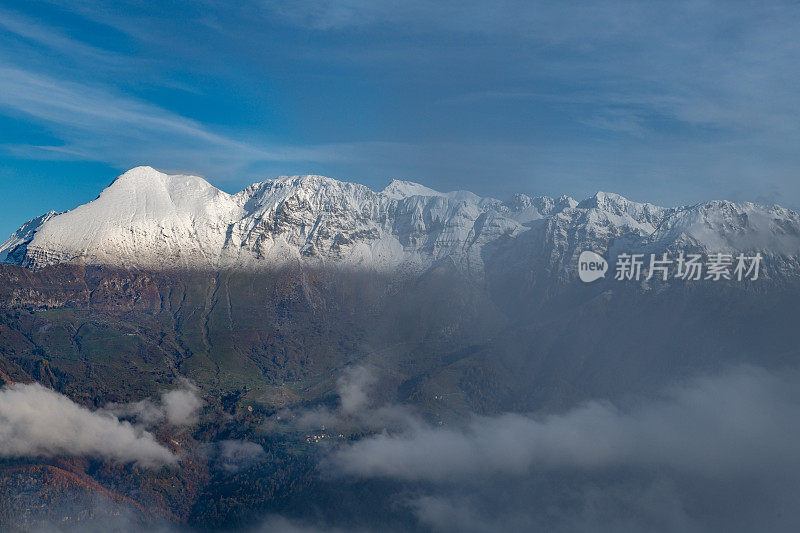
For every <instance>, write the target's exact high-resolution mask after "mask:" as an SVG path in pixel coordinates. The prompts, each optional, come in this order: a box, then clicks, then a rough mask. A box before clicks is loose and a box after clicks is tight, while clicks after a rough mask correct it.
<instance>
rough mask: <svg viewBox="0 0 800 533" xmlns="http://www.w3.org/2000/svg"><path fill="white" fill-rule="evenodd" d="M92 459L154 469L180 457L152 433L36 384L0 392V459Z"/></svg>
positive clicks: (9, 387) (10, 387)
mask: <svg viewBox="0 0 800 533" xmlns="http://www.w3.org/2000/svg"><path fill="white" fill-rule="evenodd" d="M57 455H77V456H91V457H99V458H102V459H109V460H114V461H121V462H135V463H137V464H138V465H140V466H146V467H154V466H159V465H164V464H174V463H175V462H176V461H177V457H176V456H175V455H174V454H173V453H172V452H170V451H169V450H168V449H167V448H165V447H164V446H162V445H160V444H159V443H158V442H157V441H156V440H155V438H154V437H153V435H152V434H151V433H149V432H147V431H143V430H141V429H139V428H136V427H134V426H133V425H131V424H130V423H128V422H124V421H120V420H119V419H118V418H117V417H116V416H114V415H112V414H110V413H107V412H104V411H91V410H89V409H87V408H85V407H82V406H80V405H78V404H76V403H75V402H73V401H72V400H70V399H69V398H67V397H66V396H64V395H62V394H59V393H57V392H55V391H52V390H50V389H47V388H45V387H43V386H41V385H39V384H38V383H31V384H16V385H11V386H7V387H5V388H3V389H1V390H0V457H42V456H44V457H50V456H57Z"/></svg>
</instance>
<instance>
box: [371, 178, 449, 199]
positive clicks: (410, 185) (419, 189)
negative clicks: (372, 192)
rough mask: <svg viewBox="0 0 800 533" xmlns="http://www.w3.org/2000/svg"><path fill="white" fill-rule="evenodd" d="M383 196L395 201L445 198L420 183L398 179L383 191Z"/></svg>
mask: <svg viewBox="0 0 800 533" xmlns="http://www.w3.org/2000/svg"><path fill="white" fill-rule="evenodd" d="M381 194H382V195H384V196H387V197H389V198H392V199H394V200H402V199H403V198H408V197H409V196H443V195H442V193H440V192H439V191H434V190H433V189H431V188H429V187H426V186H424V185H420V184H419V183H414V182H413V181H403V180H397V179H393V180H392V181H391V183H389V185H387V186H386V188H385V189H383V190H382V191H381Z"/></svg>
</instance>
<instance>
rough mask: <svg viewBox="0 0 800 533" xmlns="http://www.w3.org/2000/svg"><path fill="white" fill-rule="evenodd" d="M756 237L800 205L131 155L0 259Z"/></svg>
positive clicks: (295, 255) (283, 254)
mask: <svg viewBox="0 0 800 533" xmlns="http://www.w3.org/2000/svg"><path fill="white" fill-rule="evenodd" d="M687 247H688V248H692V249H699V250H700V251H706V252H728V251H737V250H741V251H760V252H762V253H766V254H773V255H777V256H780V257H782V258H784V262H786V261H789V262H791V263H792V264H796V263H797V257H798V256H800V216H798V214H797V213H795V212H794V211H791V210H788V209H784V208H781V207H778V206H773V207H764V206H759V205H755V204H751V203H741V204H735V203H731V202H718V201H714V202H707V203H703V204H698V205H694V206H684V207H675V208H665V207H659V206H655V205H652V204H648V203H637V202H632V201H630V200H627V199H626V198H624V197H622V196H620V195H618V194H613V193H606V192H598V193H597V194H596V195H594V196H593V197H590V198H588V199H586V200H583V201H581V202H576V201H575V200H573V199H572V198H569V197H566V196H563V197H561V198H559V199H554V198H549V197H529V196H527V195H524V194H517V195H515V196H514V197H513V198H512V199H510V200H509V201H506V202H503V201H500V200H496V199H493V198H481V197H478V196H476V195H474V194H472V193H470V192H467V191H457V192H449V193H440V192H437V191H434V190H433V189H430V188H428V187H425V186H424V185H420V184H417V183H412V182H408V181H399V180H393V181H392V182H391V183H390V184H389V185H388V186H387V187H386V188H385V189H384V190H382V191H380V192H374V191H372V190H371V189H369V188H367V187H365V186H363V185H358V184H355V183H347V182H342V181H338V180H335V179H331V178H326V177H323V176H290V177H281V178H277V179H273V180H266V181H263V182H260V183H255V184H253V185H251V186H249V187H247V188H246V189H244V190H243V191H241V192H239V193H236V194H233V195H231V194H228V193H225V192H223V191H221V190H219V189H217V188H215V187H214V186H212V185H211V184H209V183H208V182H207V181H205V180H204V179H202V178H199V177H197V176H186V175H168V174H164V173H162V172H159V171H157V170H155V169H153V168H151V167H137V168H134V169H131V170H129V171H128V172H126V173H125V174H122V175H121V176H119V177H118V178H117V179H116V180H115V181H114V182H113V183H112V184H111V185H110V186H109V187H108V188H106V189H105V190H104V191H103V192H102V193H101V194H100V196H99V197H98V198H97V199H96V200H93V201H91V202H89V203H87V204H84V205H81V206H79V207H77V208H75V209H73V210H71V211H67V212H65V213H60V214H58V213H54V212H51V213H47V214H45V215H42V216H41V217H38V218H36V219H33V220H31V221H29V222H27V223H26V224H24V225H23V226H22V227H21V228H20V229H19V230H18V231H17V232H15V233H14V235H12V236H11V237H10V238H9V239H8V240H7V241H6V242H5V243H3V245H2V246H1V247H0V260H3V261H4V262H6V263H12V264H18V265H22V266H25V267H29V268H34V269H37V268H41V267H44V266H47V265H50V264H55V263H64V262H81V263H86V264H99V265H114V266H125V267H135V268H147V269H166V268H172V267H184V268H200V269H206V268H212V269H216V268H236V269H258V268H266V267H274V266H277V265H285V264H291V263H312V264H337V265H343V266H349V267H357V268H365V269H370V270H379V271H394V270H397V269H403V270H409V271H417V272H418V271H422V270H425V269H427V268H429V267H431V266H432V265H434V264H436V263H437V262H439V261H442V260H445V259H446V260H448V262H452V263H453V264H455V265H457V266H458V267H460V268H461V269H463V270H464V271H465V272H467V273H469V274H472V275H476V276H482V275H483V274H484V272H485V269H486V268H487V265H495V266H499V267H501V268H506V267H513V268H520V265H523V266H524V268H531V269H532V270H536V269H537V268H541V269H545V270H547V271H548V272H549V273H550V274H551V275H555V276H557V277H563V275H564V273H565V271H566V270H567V265H569V264H571V262H572V261H574V259H575V258H576V257H577V255H578V254H579V253H580V252H581V251H583V250H594V251H597V252H600V253H603V252H608V253H610V254H614V253H620V252H622V251H627V252H633V251H636V250H647V251H658V250H661V251H665V250H669V249H673V248H681V249H683V248H687Z"/></svg>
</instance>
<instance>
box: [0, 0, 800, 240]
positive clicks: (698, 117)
mask: <svg viewBox="0 0 800 533" xmlns="http://www.w3.org/2000/svg"><path fill="white" fill-rule="evenodd" d="M109 4H110V3H108V2H94V1H91V0H71V1H69V2H59V1H46V2H41V1H38V0H29V1H26V2H3V1H0V193H2V198H3V204H2V206H3V209H2V210H0V233H2V234H4V235H5V234H8V233H10V232H11V231H13V229H15V228H16V227H17V226H19V225H20V224H21V223H22V222H23V221H24V220H27V219H29V218H32V217H34V216H36V215H38V214H40V213H42V212H44V211H48V210H50V209H56V210H63V209H69V208H72V207H74V206H76V205H78V204H80V203H84V202H86V201H88V200H91V199H92V198H94V197H95V196H96V195H97V194H98V193H99V191H100V190H101V189H102V188H103V187H104V186H106V185H107V184H108V183H109V182H110V181H111V179H113V177H114V176H116V175H117V174H119V173H120V172H121V171H124V170H126V169H128V168H130V167H133V166H136V165H140V164H149V165H152V166H155V167H157V168H160V169H164V170H169V171H182V172H191V173H195V174H199V175H202V176H205V177H206V178H207V179H209V181H211V182H212V183H213V184H214V185H216V186H218V187H220V188H222V189H223V190H227V191H229V192H235V191H238V190H240V189H241V188H243V187H244V186H246V185H247V184H249V183H251V182H253V181H258V180H261V179H264V178H268V177H274V176H277V175H281V174H306V173H315V174H324V175H328V176H331V177H335V178H339V179H345V180H351V181H358V182H361V183H364V184H365V185H368V186H370V187H372V188H374V189H380V188H382V187H383V186H384V185H385V184H386V183H387V182H388V180H389V179H390V178H401V179H410V180H413V181H419V182H421V183H424V184H426V185H428V186H430V187H433V188H437V189H443V190H452V189H469V190H472V191H474V192H476V193H478V194H481V195H492V196H496V197H500V198H504V197H507V196H508V195H510V194H511V193H513V192H526V193H529V194H548V195H560V194H564V193H566V194H570V195H572V196H575V197H579V198H580V197H585V196H588V195H589V194H592V193H593V192H595V191H597V190H607V191H614V192H619V193H621V194H623V195H626V196H628V197H629V198H631V199H634V200H642V201H651V202H654V203H662V204H669V205H672V204H678V203H693V202H698V201H702V200H707V199H712V198H725V199H732V200H756V201H761V202H768V203H774V202H778V203H781V204H783V205H788V206H790V207H795V208H796V207H798V206H800V179H798V178H799V177H800V176H799V175H798V171H800V81H799V80H800V38H799V37H798V35H800V6H799V5H798V4H797V3H795V2H739V1H736V0H730V1H724V2H715V1H692V2H680V1H677V2H659V1H650V2H627V1H618V0H609V1H605V2H596V3H592V2H562V1H552V2H551V1H535V0H534V1H494V2H477V1H474V0H459V1H451V0H444V1H439V2H428V1H420V0H406V1H404V2H388V1H385V0H343V1H339V2H332V1H322V0H297V1H292V2H270V1H261V2H236V1H226V2H221V1H220V2H217V1H198V0H195V1H191V2H181V1H177V2H148V1H137V2H123V1H119V2H113V3H112V4H113V7H112V6H110V5H109ZM0 240H1V239H0Z"/></svg>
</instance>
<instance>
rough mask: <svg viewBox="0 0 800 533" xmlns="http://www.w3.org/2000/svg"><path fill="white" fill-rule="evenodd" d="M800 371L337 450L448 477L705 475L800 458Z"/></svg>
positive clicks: (361, 467) (374, 469)
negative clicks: (623, 472)
mask: <svg viewBox="0 0 800 533" xmlns="http://www.w3.org/2000/svg"><path fill="white" fill-rule="evenodd" d="M798 412H800V379H797V376H795V375H791V376H776V375H772V374H769V373H767V372H765V371H762V370H757V369H753V368H744V369H739V370H736V371H734V372H732V373H729V374H726V375H724V376H721V377H714V378H703V379H699V380H696V381H693V382H691V383H690V384H687V385H685V386H682V387H679V388H674V389H671V390H670V391H668V392H667V393H666V394H664V395H662V396H661V397H660V398H659V399H657V400H652V401H649V402H647V403H640V404H638V405H635V406H631V407H627V408H617V407H615V406H613V405H611V404H607V403H601V402H590V403H587V404H585V405H583V406H581V407H578V408H575V409H573V410H571V411H568V412H566V413H564V414H559V415H552V416H547V417H533V416H524V415H518V414H506V415H503V416H499V417H476V418H474V419H473V420H472V421H471V422H470V423H469V424H468V425H467V426H466V427H464V428H457V429H449V428H440V427H430V426H421V425H420V426H417V427H416V429H415V430H413V431H409V432H405V433H400V434H386V433H383V434H379V435H376V436H374V437H371V438H367V439H363V440H360V441H358V442H356V443H354V444H352V445H350V446H348V447H345V448H342V449H340V450H338V451H337V452H336V453H334V454H333V455H332V457H331V464H332V465H333V466H334V467H335V468H336V469H338V470H339V471H340V472H342V473H345V474H351V475H357V476H363V477H376V476H383V477H390V478H398V479H404V480H428V481H437V480H446V479H452V478H453V477H473V476H476V475H477V476H481V475H492V474H503V475H525V474H527V473H528V472H530V471H531V469H534V468H539V469H553V468H579V469H600V468H607V467H620V466H639V467H670V468H674V469H676V470H678V471H683V472H692V473H702V474H704V475H733V474H752V473H759V474H763V473H764V472H765V471H781V470H783V469H785V468H787V467H791V468H798V467H800V452H798V450H800V425H799V424H797V422H796V416H797V413H798Z"/></svg>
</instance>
